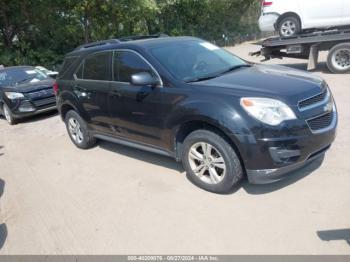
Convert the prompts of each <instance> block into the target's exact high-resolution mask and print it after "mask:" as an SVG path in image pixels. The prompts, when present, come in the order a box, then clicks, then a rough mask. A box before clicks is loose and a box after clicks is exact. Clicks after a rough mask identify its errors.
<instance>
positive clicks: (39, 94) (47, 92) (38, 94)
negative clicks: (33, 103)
mask: <svg viewBox="0 0 350 262" xmlns="http://www.w3.org/2000/svg"><path fill="white" fill-rule="evenodd" d="M53 95H54V91H53V88H52V87H48V88H45V89H42V90H39V91H34V92H31V93H28V94H27V96H28V97H29V98H30V99H33V100H36V99H42V98H46V97H51V96H53Z"/></svg>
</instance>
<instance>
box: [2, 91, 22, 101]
mask: <svg viewBox="0 0 350 262" xmlns="http://www.w3.org/2000/svg"><path fill="white" fill-rule="evenodd" d="M5 95H6V96H7V97H8V98H9V99H11V100H12V99H18V98H23V97H24V95H23V94H22V93H17V92H5Z"/></svg>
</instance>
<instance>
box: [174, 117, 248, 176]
mask: <svg viewBox="0 0 350 262" xmlns="http://www.w3.org/2000/svg"><path fill="white" fill-rule="evenodd" d="M196 130H209V131H212V132H214V133H216V134H218V135H220V136H221V137H223V138H224V139H225V140H226V141H227V142H228V143H229V144H230V145H231V146H232V147H233V149H234V150H235V151H236V153H237V156H238V158H239V160H240V162H241V165H242V167H244V166H245V165H244V161H243V158H242V154H241V150H240V149H239V146H238V144H239V143H238V140H237V139H235V138H234V136H233V135H230V132H229V131H228V130H227V129H226V128H225V127H223V126H221V125H218V124H217V123H216V121H214V120H211V119H208V118H196V119H191V120H188V121H186V122H184V123H182V124H181V125H179V126H178V128H177V129H176V131H175V133H174V148H175V156H176V160H177V161H180V160H181V153H182V149H183V142H184V141H185V139H186V137H187V136H188V135H189V134H191V133H192V132H194V131H196ZM244 170H245V168H244Z"/></svg>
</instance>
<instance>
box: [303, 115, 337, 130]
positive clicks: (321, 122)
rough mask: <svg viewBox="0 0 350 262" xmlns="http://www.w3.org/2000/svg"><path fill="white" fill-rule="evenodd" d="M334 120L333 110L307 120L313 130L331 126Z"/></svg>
mask: <svg viewBox="0 0 350 262" xmlns="http://www.w3.org/2000/svg"><path fill="white" fill-rule="evenodd" d="M332 121H333V112H329V113H327V114H324V115H321V116H319V117H315V118H313V119H310V120H307V123H308V125H309V127H310V129H311V130H312V131H319V130H322V129H324V128H327V127H329V126H330V125H331V124H332Z"/></svg>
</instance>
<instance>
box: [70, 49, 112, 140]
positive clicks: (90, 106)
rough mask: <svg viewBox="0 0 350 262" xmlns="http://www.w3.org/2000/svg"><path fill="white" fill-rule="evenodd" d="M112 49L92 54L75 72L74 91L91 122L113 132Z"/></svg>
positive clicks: (98, 127)
mask: <svg viewBox="0 0 350 262" xmlns="http://www.w3.org/2000/svg"><path fill="white" fill-rule="evenodd" d="M112 53H113V52H112V51H102V52H97V53H93V54H90V55H89V56H87V57H86V58H85V60H84V61H83V63H82V64H81V65H80V67H79V69H78V71H77V72H76V73H75V78H76V81H75V85H74V87H73V90H74V93H75V94H76V96H77V97H78V100H79V102H80V105H81V106H82V108H83V110H84V113H85V117H86V118H88V119H87V120H88V121H89V124H90V125H91V126H92V127H93V128H94V129H95V130H96V131H100V132H103V133H111V132H112V129H111V128H110V120H111V119H110V117H109V112H108V110H109V108H108V97H109V92H110V83H111V82H110V81H111V79H112V70H111V63H112Z"/></svg>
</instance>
